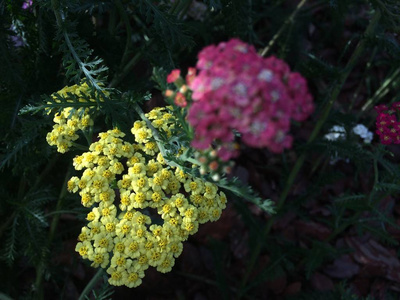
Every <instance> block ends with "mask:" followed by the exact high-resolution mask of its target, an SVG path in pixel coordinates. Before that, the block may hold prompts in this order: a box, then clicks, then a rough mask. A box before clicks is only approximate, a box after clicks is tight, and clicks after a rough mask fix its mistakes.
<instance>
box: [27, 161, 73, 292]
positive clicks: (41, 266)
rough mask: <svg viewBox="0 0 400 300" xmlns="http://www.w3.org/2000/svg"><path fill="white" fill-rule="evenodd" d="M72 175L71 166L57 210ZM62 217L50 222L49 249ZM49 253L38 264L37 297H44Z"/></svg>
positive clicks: (47, 244) (47, 246) (66, 175)
mask: <svg viewBox="0 0 400 300" xmlns="http://www.w3.org/2000/svg"><path fill="white" fill-rule="evenodd" d="M70 176H71V168H69V169H68V171H67V173H66V174H65V179H64V182H63V185H62V188H61V192H60V195H59V196H58V200H57V204H56V208H55V211H59V210H60V209H61V206H62V202H63V200H64V198H65V195H66V193H67V182H68V180H69V178H70ZM59 219H60V215H59V214H57V215H55V216H54V217H53V219H52V221H51V224H50V231H49V235H48V237H47V241H46V249H49V248H50V246H51V243H52V241H53V238H54V234H55V232H56V229H57V225H58V221H59ZM49 253H50V252H49ZM49 253H45V254H44V259H43V261H42V262H41V263H40V264H39V265H38V267H37V269H36V282H35V288H36V295H37V296H36V298H37V299H43V286H42V285H43V275H44V272H45V269H46V267H47V264H46V261H47V259H48V254H49Z"/></svg>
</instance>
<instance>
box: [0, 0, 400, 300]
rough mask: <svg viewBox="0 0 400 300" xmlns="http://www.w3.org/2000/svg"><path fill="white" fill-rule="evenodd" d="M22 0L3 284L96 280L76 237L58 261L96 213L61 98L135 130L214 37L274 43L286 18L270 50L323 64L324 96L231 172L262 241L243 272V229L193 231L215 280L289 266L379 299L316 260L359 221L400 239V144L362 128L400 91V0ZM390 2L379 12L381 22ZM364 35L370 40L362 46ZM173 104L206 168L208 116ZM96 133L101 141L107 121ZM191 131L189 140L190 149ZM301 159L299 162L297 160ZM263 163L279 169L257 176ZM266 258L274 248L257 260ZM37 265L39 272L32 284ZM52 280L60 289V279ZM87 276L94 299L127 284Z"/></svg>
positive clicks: (12, 32)
mask: <svg viewBox="0 0 400 300" xmlns="http://www.w3.org/2000/svg"><path fill="white" fill-rule="evenodd" d="M22 3H23V1H10V0H7V1H1V2H0V66H1V71H0V103H1V109H0V120H1V123H0V124H1V126H0V128H1V129H0V171H1V173H0V178H1V180H2V184H1V185H0V192H1V194H2V199H1V201H0V217H1V220H2V221H1V223H0V245H1V246H0V258H1V262H0V267H1V268H2V269H3V268H4V269H5V270H7V273H9V274H12V276H9V278H3V277H5V275H4V274H2V276H1V279H2V280H1V283H0V289H1V290H2V291H4V293H0V299H9V298H14V299H15V298H20V296H21V297H22V295H34V297H36V298H37V299H45V298H57V297H58V296H59V295H60V294H62V293H64V291H65V290H67V288H69V287H71V286H74V288H75V289H76V290H79V292H80V291H81V290H83V289H84V285H86V283H87V282H86V281H88V278H84V280H83V279H82V278H83V276H84V275H81V277H74V276H75V274H74V270H73V268H74V267H75V266H79V268H80V269H84V268H86V267H85V266H83V265H82V264H81V263H80V262H77V258H76V257H75V256H74V255H73V254H72V253H71V252H73V247H72V248H71V249H72V250H71V249H68V251H69V252H68V255H69V256H71V257H73V259H72V262H71V261H68V263H67V264H64V265H61V266H58V265H53V264H54V262H52V260H51V258H52V256H53V255H54V258H55V259H59V260H60V261H62V259H63V256H62V255H61V254H60V252H61V251H62V248H63V247H64V246H66V245H69V244H74V243H75V242H76V236H77V235H78V233H79V227H80V226H81V223H82V222H83V221H84V219H85V217H86V211H85V210H83V209H81V208H78V207H80V206H79V205H78V204H79V200H78V199H77V198H76V197H73V196H69V197H67V196H66V195H65V193H66V190H65V189H66V182H65V180H66V175H68V176H67V177H70V174H68V172H67V170H68V169H69V167H70V165H71V160H72V158H73V157H74V156H75V155H78V154H80V153H81V151H80V150H79V149H78V148H73V149H72V150H71V152H70V153H67V154H65V155H64V156H60V155H57V154H55V153H54V150H53V149H51V148H50V147H49V146H48V145H47V144H46V141H45V137H46V133H47V132H49V131H50V130H51V125H52V122H51V121H52V120H51V119H52V116H53V115H54V113H57V112H59V111H60V110H62V109H63V108H66V107H72V108H74V110H73V112H74V111H75V110H79V109H80V108H88V109H89V114H91V115H92V116H93V117H96V125H95V127H94V128H92V130H93V132H94V133H97V132H100V131H104V130H107V129H110V128H112V127H114V126H116V127H118V128H120V129H121V130H122V131H123V132H126V133H127V132H129V130H130V128H131V126H132V123H133V122H134V121H135V120H138V119H140V118H143V111H147V110H148V109H150V108H151V107H153V106H155V103H157V105H160V104H162V105H165V104H172V101H170V100H167V101H164V100H165V99H164V100H163V95H162V92H163V91H165V90H166V89H167V88H168V84H167V83H166V77H167V74H168V72H169V71H170V70H171V69H172V68H176V67H180V68H181V69H182V70H185V68H187V67H188V66H194V65H195V63H196V55H197V53H198V51H199V50H200V49H201V48H202V47H203V46H206V45H208V44H212V43H217V42H220V41H223V40H228V39H229V38H233V37H238V38H241V39H243V40H245V41H247V42H250V43H252V44H254V46H255V47H256V48H257V49H259V48H262V47H263V46H267V45H268V44H269V42H270V41H271V39H272V38H273V37H274V36H275V35H276V34H277V33H278V32H279V31H280V30H281V29H282V31H281V34H280V35H277V36H276V40H275V41H274V42H273V43H272V45H271V48H270V52H269V54H273V55H276V56H278V57H281V58H285V60H287V61H288V62H289V63H290V65H291V68H292V69H294V70H297V71H299V72H300V73H302V74H303V75H304V76H305V77H306V78H307V79H308V85H309V87H310V89H311V90H312V93H313V95H314V98H315V103H316V112H315V113H314V115H313V116H312V117H311V119H310V120H307V121H306V122H304V123H300V122H298V123H296V124H293V125H294V126H292V129H293V132H294V137H295V147H294V148H293V149H291V150H289V151H287V152H285V153H284V154H283V155H281V156H279V155H275V154H272V153H269V152H267V151H264V152H263V151H260V152H257V153H256V152H250V155H252V154H253V153H256V155H255V156H257V155H259V156H260V157H261V158H260V159H259V160H258V162H260V163H259V165H257V166H256V167H255V168H253V169H251V171H250V173H251V172H254V174H253V173H251V174H250V176H249V178H250V179H249V180H248V182H249V183H250V184H249V185H247V184H244V183H243V182H247V181H245V180H243V181H242V180H240V179H239V178H238V177H237V176H235V175H237V174H234V175H233V176H231V177H223V178H222V179H221V180H220V181H218V182H217V184H218V186H219V187H220V188H221V189H223V190H224V191H226V192H227V194H228V196H229V199H234V200H235V201H233V204H234V205H233V206H234V208H235V211H236V212H237V214H238V216H239V217H238V219H239V218H240V222H242V223H243V227H245V230H243V229H242V230H243V231H245V232H246V233H248V241H247V242H244V244H246V247H247V248H246V249H247V250H248V252H246V254H245V255H244V257H243V258H242V259H241V261H240V267H237V266H235V268H236V269H234V271H235V272H236V273H232V274H235V275H234V276H232V275H230V271H231V270H230V268H231V266H232V265H234V264H235V263H237V262H236V261H238V260H239V259H238V258H234V257H233V256H232V255H231V253H230V251H232V249H231V248H232V247H233V246H232V245H230V244H229V243H230V241H228V239H229V238H225V239H223V238H221V240H214V242H212V243H210V244H208V245H206V246H203V244H201V243H202V242H201V241H199V240H196V239H193V240H191V241H190V243H191V244H192V247H194V246H193V245H195V246H198V245H197V244H201V247H208V248H210V249H212V253H211V256H212V260H213V263H214V267H215V269H214V271H215V272H214V273H213V274H211V275H210V277H213V276H214V279H215V280H214V279H213V278H211V279H209V278H208V277H207V278H206V279H205V280H203V281H204V282H206V284H208V285H211V286H213V288H215V290H216V291H217V293H218V294H220V295H221V297H222V298H226V299H230V298H232V297H233V296H236V295H237V296H238V298H240V297H241V298H246V297H247V298H249V299H262V297H266V295H267V296H268V299H269V298H271V299H273V297H274V296H275V294H273V293H272V292H270V291H268V288H263V289H264V291H263V292H264V293H265V294H263V293H262V292H260V290H259V287H264V286H265V284H266V283H271V282H273V281H274V280H276V279H279V278H283V277H284V278H286V280H288V282H291V281H295V280H296V281H301V282H302V290H301V292H299V294H298V295H295V296H293V297H288V299H307V300H308V299H348V300H350V299H351V300H356V299H357V300H358V299H359V300H361V299H363V300H372V299H373V298H372V296H367V297H364V298H362V297H357V296H355V295H354V294H353V292H352V290H351V288H350V285H349V284H348V283H345V282H343V281H342V282H339V283H338V284H337V285H336V287H335V289H334V290H333V291H330V292H329V293H324V292H319V291H315V290H313V288H312V287H311V286H310V284H309V282H310V278H312V276H313V274H315V272H321V271H322V272H323V269H324V267H325V266H326V265H327V264H330V263H332V261H333V260H334V259H336V258H338V257H340V256H341V255H343V254H344V253H346V254H349V253H351V252H352V249H348V248H339V247H338V246H337V244H336V243H337V242H338V240H340V239H342V238H343V237H346V236H355V235H359V236H370V237H371V238H372V239H374V241H376V242H377V243H381V244H383V245H385V246H387V247H396V246H398V244H399V240H398V238H397V237H396V236H393V235H392V232H393V231H392V230H393V229H395V230H399V229H400V228H399V225H398V224H397V220H396V218H397V215H396V213H394V212H393V207H392V206H390V205H392V204H390V205H387V206H385V207H384V205H383V204H384V203H386V202H385V201H388V199H389V200H392V199H396V198H397V197H398V195H399V192H400V183H399V178H400V167H399V164H398V157H396V156H397V153H398V149H397V148H395V147H386V146H383V145H380V144H379V141H377V139H376V138H375V139H374V140H373V142H372V143H371V144H365V143H363V142H362V141H361V139H360V138H358V137H357V136H356V135H354V134H353V133H351V128H352V127H353V126H354V125H355V124H359V123H362V124H365V125H366V126H367V127H368V128H369V130H371V131H374V126H373V125H372V124H373V122H374V119H375V117H376V114H375V113H374V112H372V108H373V107H374V106H375V105H376V104H378V103H393V102H396V101H398V99H399V93H398V86H399V72H398V69H399V59H398V57H399V54H400V46H399V42H398V40H397V38H396V35H397V34H398V32H399V28H400V23H399V20H400V18H399V17H400V7H399V4H398V1H395V0H369V1H364V0H357V1H350V0H330V1H314V2H313V3H311V2H310V3H307V4H305V6H304V7H302V8H301V9H300V10H299V11H298V12H297V15H296V17H295V18H293V19H292V20H291V19H289V16H291V14H292V13H293V12H295V10H296V8H295V4H293V2H290V1H284V0H277V1H265V0H253V1H242V0H205V1H202V2H201V3H203V4H204V5H205V7H206V11H205V12H204V14H203V15H202V17H201V18H199V19H196V18H194V17H192V16H191V15H190V5H191V3H192V1H189V0H180V1H178V0H176V1H175V2H173V1H150V0H139V1H119V0H118V1H94V0H90V1H65V0H63V1H58V0H52V1H50V0H37V1H34V5H33V7H32V8H29V9H22V8H21V6H22ZM378 14H381V17H380V18H379V19H378V23H377V25H376V27H375V28H373V30H372V29H371V31H368V32H367V31H366V28H367V26H368V23H369V22H370V20H371V19H372V18H374V16H377V15H378ZM54 23H57V25H56V26H54ZM284 24H285V25H284ZM368 28H369V27H368ZM367 33H368V34H367ZM16 38H18V41H22V42H23V44H22V45H19V44H18V41H17V40H16ZM356 49H361V50H360V51H361V55H359V56H357V57H355V58H354V57H353V53H354V52H355V51H356ZM357 51H358V50H357ZM347 72H348V73H349V74H347ZM347 75H349V76H347ZM81 82H87V83H88V85H89V87H90V90H89V94H84V95H79V96H77V95H73V94H68V95H67V97H61V96H59V95H57V94H54V93H55V92H57V91H58V90H60V89H61V88H62V87H63V86H70V85H73V84H74V83H81ZM52 94H53V95H55V97H56V98H53V97H52V96H50V95H52ZM332 95H336V96H335V97H333V96H332ZM332 97H333V98H332ZM79 98H83V99H85V100H86V101H85V102H82V101H79ZM90 99H94V100H95V101H91V100H90ZM360 99H361V100H360ZM166 102H167V103H166ZM38 112H43V114H38ZM171 112H172V114H173V115H174V116H175V117H176V118H177V119H178V124H179V126H177V127H176V128H175V129H174V130H173V132H172V137H170V138H168V137H167V136H166V135H163V134H160V133H159V134H158V135H157V136H156V138H155V141H156V142H157V143H158V144H159V145H160V147H161V148H162V151H164V154H165V158H166V159H167V160H169V162H170V163H171V165H176V166H181V167H183V168H184V169H185V170H186V171H188V172H190V173H192V174H195V175H199V174H198V170H196V169H193V168H191V165H192V164H196V163H198V161H196V160H195V159H194V158H193V157H194V149H192V148H191V147H190V141H191V139H192V137H193V132H192V129H191V128H190V127H189V126H188V124H187V122H186V117H187V115H186V112H185V111H184V110H182V109H181V108H179V107H176V106H175V107H173V108H172V110H171ZM49 113H50V114H49ZM334 125H340V126H344V127H345V129H346V131H347V135H346V137H345V138H343V139H339V140H336V141H328V140H326V139H325V138H324V135H325V134H327V133H328V132H329V129H330V128H332V126H334ZM153 129H154V128H153ZM310 136H313V137H312V138H310ZM87 139H88V140H87V142H88V143H89V144H90V143H91V142H92V141H93V140H95V139H96V136H95V134H94V135H93V136H91V135H87ZM82 140H83V139H80V140H78V142H81V141H82ZM307 140H308V142H307ZM80 146H81V147H82V148H87V146H88V145H80ZM182 147H183V148H185V149H186V150H185V151H184V152H183V153H181V155H180V157H179V158H177V157H176V154H177V153H178V151H179V149H181V148H182ZM250 151H252V150H250ZM241 159H242V158H240V159H238V161H237V163H238V164H239V165H240V164H241V161H240V160H241ZM335 160H336V161H335ZM299 161H300V163H299V164H297V162H299ZM246 163H247V162H245V163H243V166H244V167H247V165H246ZM249 165H250V163H249ZM266 165H268V166H267V167H266ZM294 166H299V168H298V169H297V171H296V168H295V167H294ZM290 170H292V171H290ZM293 170H295V171H293ZM296 172H297V173H296ZM293 174H294V177H293V178H294V179H293V181H292V182H290V178H291V175H293ZM206 178H207V177H206ZM254 178H256V179H257V178H258V180H259V181H263V182H262V183H263V184H254V185H253V186H252V183H254V181H257V180H254ZM252 180H253V181H252ZM263 187H266V189H265V190H266V191H268V193H270V194H271V195H267V196H266V197H264V196H260V193H261V194H262V195H265V193H264V192H263ZM60 191H61V194H59V192H60ZM265 198H270V199H267V200H266V199H265ZM271 199H273V200H274V201H272V200H271ZM315 207H317V208H318V209H319V210H320V211H323V212H324V215H323V214H318V213H316V212H315V211H317V210H313V209H314V208H315ZM287 220H289V221H287ZM286 221H287V223H284V222H286ZM296 221H301V222H304V223H305V224H312V225H315V226H316V227H318V226H320V225H321V226H322V225H323V226H325V227H326V232H328V233H326V235H325V236H323V237H315V236H313V235H312V234H309V232H305V233H304V235H303V234H302V233H299V232H297V231H296V228H293V227H295V226H293V225H292V224H291V222H296ZM282 223H283V224H285V225H282ZM212 225H214V224H212ZM217 225H218V223H216V224H215V226H217ZM279 226H280V227H279ZM216 228H217V227H216ZM290 230H292V231H290ZM293 235H294V236H295V237H293ZM243 239H244V237H243ZM71 241H72V242H71ZM185 251H190V249H189V250H186V249H185ZM266 257H267V258H268V259H265V258H266ZM262 259H265V261H267V262H266V263H265V265H262V269H261V270H257V267H258V263H261V261H262ZM185 263H187V262H186V261H185V262H184V263H182V265H183V266H184V264H185ZM178 265H179V264H177V267H182V266H181V265H179V266H178ZM72 266H74V267H72ZM79 268H78V267H77V268H76V269H79ZM237 270H240V271H241V272H242V273H240V274H239V272H238V271H237ZM255 270H256V271H257V272H256V271H255ZM82 272H83V271H82ZM56 273H57V274H56ZM83 273H84V272H83ZM32 274H33V275H32ZM193 276H196V275H193ZM199 276H200V275H199ZM23 278H29V279H28V280H26V282H27V283H26V284H25V283H21V279H23ZM65 278H67V279H68V278H74V280H70V279H68V280H67V281H65V280H64V279H65ZM197 279H198V278H197ZM73 281H81V282H80V283H79V284H76V285H75V283H73V284H71V282H73ZM84 281H85V282H84ZM338 281H339V280H338ZM349 281H351V279H349ZM67 284H68V286H67ZM49 286H53V289H50V291H46V288H48V287H49ZM186 288H187V286H183V289H185V292H186V290H189V289H188V288H187V289H186ZM181 289H182V288H180V290H181ZM55 290H57V291H55ZM60 290H62V291H63V292H60ZM21 291H22V292H21ZM87 291H88V293H86V294H85V295H84V296H85V298H86V299H89V298H94V299H111V297H112V296H113V290H112V289H111V288H110V286H109V285H108V284H107V283H106V282H104V283H103V284H101V285H100V286H99V287H98V286H95V285H94V284H93V285H92V286H91V285H89V286H88V290H87ZM89 291H90V293H89ZM46 292H47V293H48V294H46ZM53 293H54V294H56V295H57V296H54V297H52V296H53V295H52V294H53ZM89 294H90V296H89ZM61 296H63V295H61ZM64 296H65V295H64ZM163 296H165V295H163ZM175 296H176V295H174V297H175ZM280 296H281V295H280ZM280 296H276V297H280ZM26 297H28V296H26ZM388 297H390V296H388ZM187 298H190V296H187ZM388 299H390V298H388ZM393 299H395V298H394V296H393Z"/></svg>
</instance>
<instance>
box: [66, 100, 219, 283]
mask: <svg viewBox="0 0 400 300" xmlns="http://www.w3.org/2000/svg"><path fill="white" fill-rule="evenodd" d="M146 117H147V118H148V119H149V120H150V121H151V122H152V123H153V124H158V126H155V127H157V130H159V131H160V132H162V133H164V134H166V133H167V132H170V131H171V130H172V129H173V128H174V126H175V122H174V118H173V115H172V114H170V113H169V112H168V110H167V108H156V109H153V110H152V111H151V112H150V113H148V114H146ZM160 120H161V121H162V124H161V122H157V121H160ZM131 132H132V134H133V136H134V139H135V141H136V142H135V143H129V142H127V141H125V140H124V137H125V134H124V133H122V132H121V131H119V130H118V129H113V130H109V131H107V132H103V133H100V134H99V140H98V141H96V142H94V143H93V144H92V145H91V146H90V148H89V151H88V152H86V153H83V154H82V155H80V156H77V157H75V159H74V162H73V165H74V167H75V169H76V170H82V171H83V172H82V176H81V177H80V178H79V177H76V176H75V177H72V178H71V179H70V181H69V182H68V190H69V191H70V192H79V194H80V195H81V198H82V204H83V205H84V206H85V207H92V211H91V212H89V213H88V215H87V220H88V221H89V223H88V225H87V226H85V227H83V229H82V231H81V234H80V235H79V237H78V239H79V241H80V242H79V243H78V244H77V247H76V251H77V252H79V254H80V255H81V256H82V257H83V258H85V259H88V260H90V261H91V262H92V266H93V267H101V268H104V269H106V271H107V273H108V274H109V275H110V278H109V282H110V284H112V285H125V286H128V287H136V286H138V285H140V284H141V282H142V279H143V277H144V276H145V273H144V272H145V270H146V269H148V268H149V267H154V268H156V269H157V270H158V271H159V272H162V273H165V272H169V271H171V269H172V267H173V266H174V264H175V259H176V258H177V257H179V255H180V254H181V252H182V249H183V244H182V243H183V242H184V241H185V240H186V239H187V238H188V237H189V236H190V235H192V234H195V233H196V232H197V231H198V228H199V224H203V223H205V222H207V221H210V220H212V221H215V220H217V219H218V218H219V216H220V214H221V211H222V209H223V207H225V206H226V197H225V195H224V194H223V193H222V192H218V188H217V187H216V186H215V185H214V184H213V183H209V182H206V181H205V180H203V179H201V178H195V177H193V176H192V175H191V174H189V173H186V172H184V171H183V169H179V168H176V167H173V166H169V165H168V164H167V162H166V160H165V159H164V157H163V156H162V155H161V153H160V149H159V148H158V145H157V143H156V142H155V140H154V139H153V133H152V131H151V129H150V128H148V127H147V125H146V122H144V121H136V122H135V123H134V125H133V128H132V130H131ZM149 143H154V144H152V146H151V150H152V151H149V146H148V144H149ZM147 208H153V209H152V210H148V209H147ZM149 211H150V212H152V213H149Z"/></svg>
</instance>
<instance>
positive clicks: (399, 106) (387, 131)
mask: <svg viewBox="0 0 400 300" xmlns="http://www.w3.org/2000/svg"><path fill="white" fill-rule="evenodd" d="M375 110H376V111H377V113H378V116H377V118H376V131H375V133H376V134H377V135H379V139H380V141H381V143H382V144H385V145H389V144H400V122H399V121H398V119H397V117H396V114H397V113H399V112H400V102H396V103H393V104H392V106H391V107H388V106H387V105H385V104H381V105H378V106H375Z"/></svg>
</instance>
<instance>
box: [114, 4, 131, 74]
mask: <svg viewBox="0 0 400 300" xmlns="http://www.w3.org/2000/svg"><path fill="white" fill-rule="evenodd" d="M115 5H116V6H117V9H118V11H119V14H120V15H121V18H122V20H123V21H124V23H125V27H126V43H125V50H124V54H123V55H122V59H121V65H120V66H121V68H122V66H124V65H125V63H126V60H127V58H128V54H129V48H130V44H131V39H132V26H131V24H130V22H129V17H128V14H127V13H126V10H125V9H124V7H123V5H122V3H121V1H119V0H117V1H115Z"/></svg>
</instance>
